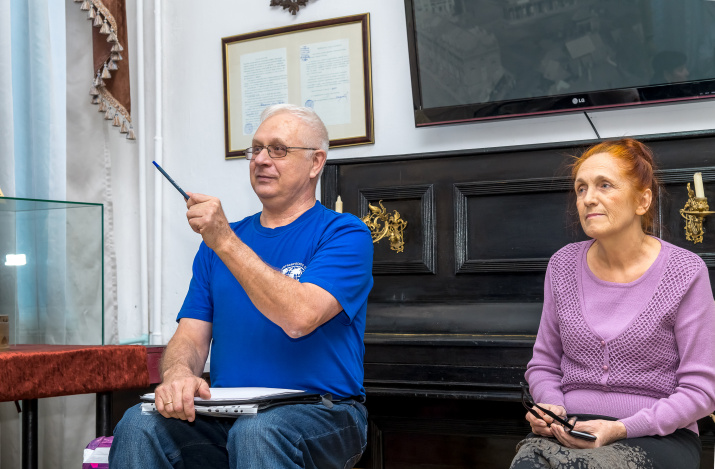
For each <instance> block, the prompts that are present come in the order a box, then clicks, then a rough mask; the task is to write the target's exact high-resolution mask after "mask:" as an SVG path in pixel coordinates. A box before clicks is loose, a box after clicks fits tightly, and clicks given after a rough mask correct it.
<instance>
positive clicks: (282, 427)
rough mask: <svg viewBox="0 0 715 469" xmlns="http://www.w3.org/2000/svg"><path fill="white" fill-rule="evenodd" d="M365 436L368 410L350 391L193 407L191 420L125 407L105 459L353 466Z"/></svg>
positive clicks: (183, 464)
mask: <svg viewBox="0 0 715 469" xmlns="http://www.w3.org/2000/svg"><path fill="white" fill-rule="evenodd" d="M366 444H367V410H366V409H365V406H363V405H362V404H361V403H359V402H357V401H354V400H352V399H349V400H345V401H341V402H336V403H335V405H334V406H333V408H332V409H329V408H327V407H326V406H324V405H323V404H292V405H284V406H277V407H272V408H270V409H267V410H263V411H259V412H258V414H257V415H255V416H254V415H243V416H240V417H238V418H235V419H234V418H226V417H206V416H202V415H197V416H196V420H195V421H194V422H192V423H189V422H187V421H184V420H178V419H167V418H165V417H163V416H162V415H160V414H159V413H157V412H153V413H152V414H149V415H142V413H141V409H140V406H139V405H137V406H134V407H132V408H131V409H129V410H127V412H126V413H125V414H124V417H123V418H122V420H121V421H120V422H119V424H118V425H117V428H116V429H115V430H114V441H113V442H112V448H111V451H110V453H109V467H110V468H116V469H133V468H142V469H144V468H151V469H159V468H181V469H189V468H201V469H208V468H211V469H213V468H217V469H218V468H231V469H244V468H266V469H276V468H319V469H326V468H339V469H343V468H351V467H353V465H354V464H355V463H356V462H357V461H358V459H360V455H361V454H362V452H363V451H364V450H365V445H366Z"/></svg>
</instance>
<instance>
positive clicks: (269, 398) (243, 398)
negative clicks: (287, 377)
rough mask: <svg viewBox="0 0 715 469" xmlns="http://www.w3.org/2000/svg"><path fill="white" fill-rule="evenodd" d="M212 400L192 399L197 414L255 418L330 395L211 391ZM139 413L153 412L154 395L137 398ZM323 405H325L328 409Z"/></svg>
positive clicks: (292, 391) (268, 390)
mask: <svg viewBox="0 0 715 469" xmlns="http://www.w3.org/2000/svg"><path fill="white" fill-rule="evenodd" d="M210 391H211V396H212V398H211V399H202V398H200V397H194V409H195V411H196V413H197V414H200V415H208V416H211V417H230V418H237V417H240V416H241V415H247V414H248V415H251V414H254V415H255V414H257V413H258V412H259V411H261V410H265V409H269V408H271V407H275V406H279V405H288V404H317V403H320V402H323V403H326V401H327V403H329V407H332V399H331V396H330V395H329V394H326V395H320V394H317V393H309V392H306V391H300V390H295V389H277V388H211V389H210ZM139 399H140V400H141V402H142V404H141V405H142V412H152V411H154V412H155V411H156V405H155V404H154V399H155V398H154V393H148V394H144V395H142V396H140V398H139ZM327 403H326V405H327Z"/></svg>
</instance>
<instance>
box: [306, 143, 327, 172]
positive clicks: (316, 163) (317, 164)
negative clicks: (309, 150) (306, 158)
mask: <svg viewBox="0 0 715 469" xmlns="http://www.w3.org/2000/svg"><path fill="white" fill-rule="evenodd" d="M311 158H312V160H313V166H312V167H311V168H310V178H311V179H314V178H316V177H318V176H320V173H321V171H323V166H325V161H326V160H327V159H328V153H327V152H326V151H325V150H322V149H321V150H315V151H314V152H313V156H311Z"/></svg>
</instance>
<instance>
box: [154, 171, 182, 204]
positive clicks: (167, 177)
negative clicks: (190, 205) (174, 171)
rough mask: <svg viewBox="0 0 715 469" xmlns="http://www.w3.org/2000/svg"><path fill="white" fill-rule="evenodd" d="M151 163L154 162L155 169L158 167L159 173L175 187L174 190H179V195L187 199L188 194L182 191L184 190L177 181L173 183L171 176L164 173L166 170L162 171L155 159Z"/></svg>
mask: <svg viewBox="0 0 715 469" xmlns="http://www.w3.org/2000/svg"><path fill="white" fill-rule="evenodd" d="M152 163H154V166H156V169H158V170H159V171H160V172H161V174H163V175H164V177H165V178H166V179H168V180H169V182H170V183H171V185H172V186H174V187H176V190H177V191H179V192H180V193H181V195H183V196H184V199H186V200H189V196H188V195H186V192H184V190H183V189H182V188H181V187H179V185H178V184H177V183H175V182H174V180H173V179H171V176H169V175H168V174H166V171H164V170H163V169H162V167H161V166H159V163H157V162H156V161H152Z"/></svg>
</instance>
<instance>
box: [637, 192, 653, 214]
mask: <svg viewBox="0 0 715 469" xmlns="http://www.w3.org/2000/svg"><path fill="white" fill-rule="evenodd" d="M652 203H653V191H652V190H650V189H646V190H644V191H643V193H642V194H641V195H640V197H639V198H638V205H637V206H636V215H641V216H642V215H645V214H646V213H648V209H649V208H650V204H652Z"/></svg>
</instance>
